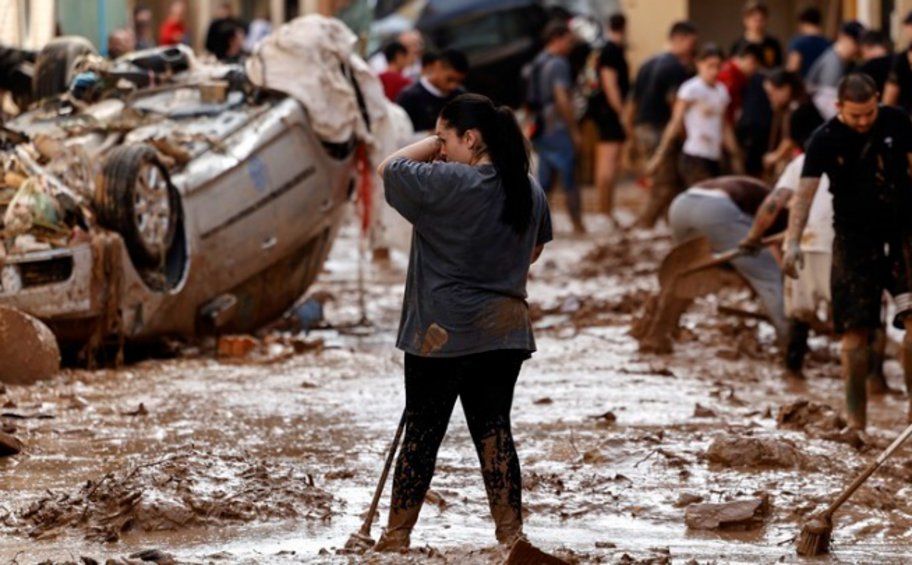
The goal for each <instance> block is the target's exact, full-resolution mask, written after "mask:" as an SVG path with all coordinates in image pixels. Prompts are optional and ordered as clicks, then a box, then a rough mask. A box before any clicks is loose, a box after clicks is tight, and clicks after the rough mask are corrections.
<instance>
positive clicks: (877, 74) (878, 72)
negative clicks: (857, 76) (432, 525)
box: [856, 55, 893, 94]
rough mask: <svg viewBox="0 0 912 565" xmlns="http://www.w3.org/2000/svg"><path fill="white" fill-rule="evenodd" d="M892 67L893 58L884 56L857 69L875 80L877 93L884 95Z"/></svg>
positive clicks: (870, 60) (868, 61)
mask: <svg viewBox="0 0 912 565" xmlns="http://www.w3.org/2000/svg"><path fill="white" fill-rule="evenodd" d="M892 67H893V56H892V55H884V56H883V57H875V58H874V59H869V60H867V61H865V62H864V63H862V64H861V65H860V66H859V67H857V69H856V71H857V72H860V73H864V74H866V75H868V76H869V77H871V78H872V79H874V84H876V85H877V92H880V93H881V94H882V93H883V91H884V85H885V84H886V83H887V77H888V76H889V75H890V69H891V68H892Z"/></svg>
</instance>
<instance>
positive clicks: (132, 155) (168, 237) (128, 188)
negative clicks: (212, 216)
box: [96, 145, 181, 268]
mask: <svg viewBox="0 0 912 565" xmlns="http://www.w3.org/2000/svg"><path fill="white" fill-rule="evenodd" d="M103 176H104V182H103V184H102V185H101V187H100V191H99V193H98V194H97V197H96V200H97V202H96V206H97V209H98V211H99V220H100V221H101V223H102V225H104V226H106V227H108V228H110V229H113V230H115V231H117V232H118V233H119V234H120V235H121V237H123V239H124V243H125V244H126V246H127V250H128V251H129V253H130V258H131V259H132V260H133V263H134V265H136V266H137V267H138V268H152V267H160V266H162V265H164V263H165V258H166V257H167V254H168V250H169V249H170V248H171V246H172V245H173V244H174V239H175V235H176V234H177V231H178V222H180V221H181V213H180V195H179V194H178V192H177V189H176V188H175V187H174V185H173V184H171V177H170V175H169V174H168V169H167V168H166V167H165V165H164V164H163V163H162V162H161V160H160V159H159V158H158V152H156V151H155V150H154V149H153V148H151V147H149V146H148V145H125V146H122V147H116V148H114V149H112V150H111V151H110V152H109V153H108V155H107V158H106V159H105V163H104V167H103Z"/></svg>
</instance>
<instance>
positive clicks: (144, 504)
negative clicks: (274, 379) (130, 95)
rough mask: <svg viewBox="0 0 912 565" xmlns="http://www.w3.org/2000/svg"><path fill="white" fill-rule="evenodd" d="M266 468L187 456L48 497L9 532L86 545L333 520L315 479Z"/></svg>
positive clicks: (237, 458) (240, 460) (229, 458)
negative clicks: (74, 536) (230, 525)
mask: <svg viewBox="0 0 912 565" xmlns="http://www.w3.org/2000/svg"><path fill="white" fill-rule="evenodd" d="M271 465H274V463H271V462H267V461H256V460H252V459H251V458H250V457H249V456H246V455H217V454H214V453H211V452H204V451H195V450H191V451H188V452H186V453H183V454H178V455H170V456H167V457H164V458H162V459H158V460H155V461H151V462H146V463H136V464H134V465H133V466H132V467H131V468H129V469H128V470H123V471H114V472H110V473H107V474H105V475H104V476H102V477H101V478H99V479H97V480H90V481H87V482H86V483H85V484H84V485H82V487H80V488H79V489H78V490H76V491H73V492H68V493H67V492H50V491H49V492H48V494H47V495H46V496H44V497H42V498H41V499H40V500H37V501H35V502H34V503H32V504H30V505H29V506H28V507H26V508H23V509H20V510H19V511H18V512H16V513H15V514H14V515H13V518H12V520H13V521H12V523H8V524H7V525H8V526H11V527H13V528H15V529H17V530H19V531H20V532H21V533H27V534H28V535H29V536H31V537H33V538H36V539H48V538H55V537H57V536H59V535H61V534H64V533H66V532H71V531H73V530H76V531H79V532H81V533H82V534H83V535H84V536H85V537H86V538H87V539H90V540H97V541H107V542H113V541H117V540H119V539H120V537H121V535H122V534H123V533H124V532H127V531H140V532H152V531H170V530H183V529H185V528H189V527H195V526H211V525H217V524H223V523H225V522H250V521H253V520H269V519H292V518H296V519H302V518H303V519H309V520H326V519H328V518H329V517H331V516H332V514H333V513H334V510H333V508H332V505H333V497H332V495H330V494H328V493H327V492H325V491H323V490H321V489H319V488H317V487H316V486H315V485H314V482H313V478H312V477H310V476H309V475H305V474H301V473H300V472H298V471H296V470H295V469H275V468H274V467H272V466H271ZM9 521H10V517H7V522H9Z"/></svg>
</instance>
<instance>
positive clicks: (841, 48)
mask: <svg viewBox="0 0 912 565" xmlns="http://www.w3.org/2000/svg"><path fill="white" fill-rule="evenodd" d="M862 33H864V26H862V25H861V24H860V23H858V22H856V21H851V22H846V23H844V24H842V27H841V28H839V35H838V36H837V37H836V43H834V44H833V46H832V47H830V48H829V49H827V50H826V51H825V52H824V53H823V55H821V56H820V57H819V58H818V59H817V61H816V62H814V64H813V65H812V66H811V70H810V71H808V75H807V87H808V91H809V92H810V94H811V98H812V99H813V100H814V104H816V105H817V110H819V111H820V115H821V116H823V117H824V119H827V120H828V119H830V118H832V117H834V116H835V115H836V88H837V87H838V86H839V82H840V81H841V80H842V77H844V76H846V75H847V74H849V72H850V71H851V70H852V67H853V66H854V64H855V59H856V58H857V57H858V54H859V52H860V47H859V45H858V40H859V39H861V34H862Z"/></svg>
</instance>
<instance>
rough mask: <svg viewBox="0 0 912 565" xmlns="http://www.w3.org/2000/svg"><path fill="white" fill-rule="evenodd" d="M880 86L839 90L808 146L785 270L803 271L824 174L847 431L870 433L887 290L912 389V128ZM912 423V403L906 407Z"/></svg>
mask: <svg viewBox="0 0 912 565" xmlns="http://www.w3.org/2000/svg"><path fill="white" fill-rule="evenodd" d="M877 94H878V93H877V86H876V85H875V84H874V81H873V80H872V79H871V77H869V76H867V75H864V74H851V75H848V76H846V77H845V78H844V79H842V81H841V82H840V84H839V87H838V101H837V110H838V112H837V115H836V116H835V117H834V118H832V119H830V120H829V121H827V122H826V123H825V124H824V125H822V126H821V127H820V128H819V129H818V130H817V131H816V132H814V135H813V136H812V137H811V139H810V142H809V143H808V147H807V153H806V158H805V162H804V167H803V170H802V173H801V181H800V183H799V185H798V192H797V194H796V195H795V200H794V202H793V203H792V205H791V210H790V214H789V226H788V232H787V235H786V242H785V257H784V264H783V269H784V271H785V273H786V274H787V275H788V276H790V277H792V278H797V277H798V270H799V269H802V268H804V266H805V265H804V254H803V252H802V249H801V238H802V235H803V233H804V231H805V227H806V226H807V224H808V217H809V214H810V209H811V203H812V202H813V201H814V196H815V194H816V192H817V190H818V187H819V185H820V180H821V177H823V176H824V175H826V176H827V177H828V178H829V181H830V192H831V193H832V195H833V214H834V220H833V227H834V232H835V237H834V240H833V259H832V260H833V265H832V271H831V277H830V284H831V290H832V300H833V324H834V328H835V330H836V332H837V333H838V334H841V335H842V368H843V373H844V377H845V395H846V412H847V416H848V421H849V425H850V426H852V427H853V428H855V429H858V430H864V428H865V425H866V421H867V417H866V415H867V391H866V380H867V376H868V372H869V367H870V356H871V346H870V335H871V333H872V332H874V331H875V330H876V329H877V328H878V327H879V326H880V313H881V296H882V294H883V291H884V290H887V291H889V292H890V294H892V295H893V299H894V301H895V302H896V312H897V314H896V318H895V319H894V320H893V324H894V326H896V327H898V328H902V329H905V332H906V333H905V338H904V340H903V345H902V348H901V355H900V358H901V359H900V360H901V362H902V366H903V370H904V372H905V378H906V387H907V390H912V332H910V329H912V316H909V314H910V312H912V293H910V276H909V275H910V267H912V261H910V258H912V257H910V254H912V237H910V231H912V230H910V226H912V221H910V219H912V179H910V176H909V166H910V164H912V122H910V120H909V117H908V115H906V114H905V113H904V112H903V111H902V110H898V109H895V108H890V107H881V106H879V105H878V96H877ZM909 415H910V417H912V402H910V411H909Z"/></svg>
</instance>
